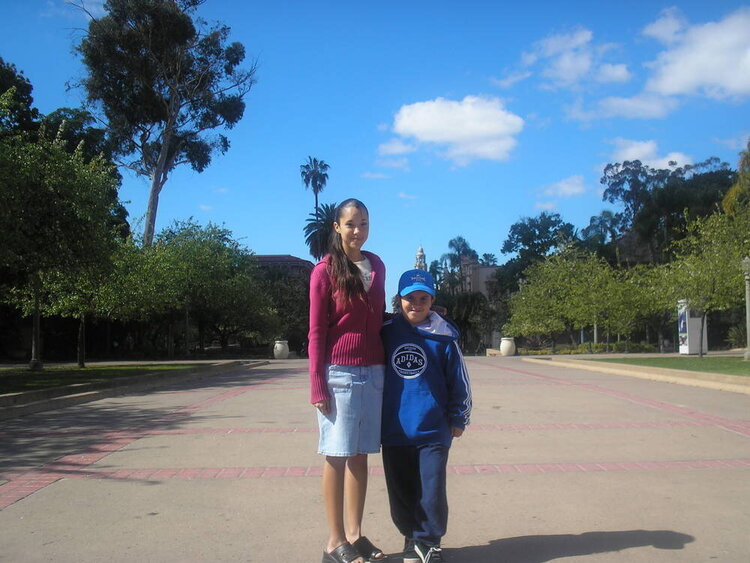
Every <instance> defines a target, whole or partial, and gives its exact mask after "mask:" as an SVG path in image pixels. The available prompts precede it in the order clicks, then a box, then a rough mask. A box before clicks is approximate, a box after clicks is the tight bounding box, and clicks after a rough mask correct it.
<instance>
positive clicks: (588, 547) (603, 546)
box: [444, 530, 695, 563]
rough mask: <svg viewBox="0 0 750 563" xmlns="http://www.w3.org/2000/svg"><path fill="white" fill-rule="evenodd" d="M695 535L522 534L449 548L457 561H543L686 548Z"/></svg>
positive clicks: (658, 532) (626, 532)
mask: <svg viewBox="0 0 750 563" xmlns="http://www.w3.org/2000/svg"><path fill="white" fill-rule="evenodd" d="M694 539H695V538H694V537H693V536H690V535H687V534H681V533H679V532H673V531H670V530H623V531H616V532H585V533H583V534H559V535H548V536H520V537H516V538H505V539H499V540H493V541H491V542H490V543H489V544H488V545H477V546H470V547H461V548H456V549H450V548H446V549H445V550H444V552H445V555H446V558H449V560H450V561H453V562H455V563H459V562H465V563H469V562H472V563H497V562H498V561H503V562H504V563H543V562H544V561H552V560H555V559H560V558H563V557H574V556H580V555H593V554H596V553H609V552H613V551H622V550H624V549H629V548H633V547H646V546H651V547H655V548H657V549H684V547H685V544H687V543H690V542H692V541H693V540H694Z"/></svg>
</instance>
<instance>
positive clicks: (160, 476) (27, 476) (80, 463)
mask: <svg viewBox="0 0 750 563" xmlns="http://www.w3.org/2000/svg"><path fill="white" fill-rule="evenodd" d="M467 363H471V362H467ZM485 367H487V366H486V365H485ZM497 369H498V370H499V371H502V372H506V373H507V372H511V373H516V374H519V375H521V376H525V377H530V378H532V381H533V380H536V381H537V382H541V383H546V384H550V385H571V386H577V387H580V388H584V389H586V390H588V391H592V392H596V393H601V394H605V395H610V396H614V397H617V398H619V399H623V400H627V401H631V402H634V403H637V404H640V405H645V406H649V407H651V408H655V409H657V410H661V411H664V412H669V413H672V414H678V415H680V416H684V417H686V418H687V419H688V420H687V421H678V422H667V423H622V424H619V423H615V424H548V425H484V426H475V427H474V428H473V429H474V430H483V431H493V430H517V429H524V430H540V429H574V430H584V429H585V430H590V429H601V428H640V427H649V428H650V427H662V426H717V427H720V428H722V429H725V430H728V431H730V432H734V433H737V434H740V435H743V436H748V437H750V424H749V423H748V422H747V421H733V420H729V419H725V418H722V417H718V416H713V415H708V414H706V413H701V412H699V411H695V410H691V409H688V408H685V407H681V406H679V405H673V404H670V403H665V402H661V401H654V400H651V399H646V398H644V397H638V396H637V395H633V394H630V393H625V392H621V391H614V390H611V389H607V388H604V387H601V386H598V385H594V384H588V383H577V382H574V381H570V380H566V379H562V378H557V377H552V376H545V375H540V374H536V373H532V372H527V371H523V370H517V369H513V368H507V367H498V368H497ZM299 372H301V370H294V372H289V373H288V374H287V375H285V376H280V377H276V378H273V379H269V380H265V381H261V382H257V383H254V384H252V385H246V386H243V387H239V388H236V389H232V390H229V391H224V392H222V393H219V394H217V395H215V396H213V397H210V398H209V399H205V400H203V401H199V402H198V403H195V404H193V405H189V406H187V407H183V408H180V409H177V410H175V411H173V412H172V413H169V414H167V415H165V416H163V417H159V418H157V419H155V420H153V421H152V422H151V423H149V424H148V425H146V426H144V427H142V428H140V429H137V430H134V431H121V432H106V433H104V434H103V438H104V440H103V441H102V442H101V443H99V444H96V445H94V446H92V447H90V448H88V449H87V450H85V451H84V452H81V453H77V454H71V455H67V456H64V457H62V458H60V459H58V460H56V461H55V462H53V463H51V464H48V465H46V466H44V467H42V468H40V469H36V470H32V471H25V472H16V473H8V474H5V475H2V476H0V477H1V478H4V479H7V480H8V482H7V483H5V484H4V485H2V486H0V510H1V509H3V508H6V507H7V506H9V505H11V504H13V503H15V502H17V501H19V500H21V499H23V498H25V497H27V496H28V495H31V494H33V493H35V492H37V491H39V490H41V489H43V488H44V487H46V486H48V485H50V484H52V483H54V482H56V481H58V480H60V479H63V478H90V479H91V478H93V479H128V480H167V479H243V478H271V477H274V478H286V477H308V476H319V475H320V474H321V468H320V467H319V466H318V467H244V468H242V467H229V468H227V467H215V468H187V469H186V468H181V469H179V468H153V469H119V470H100V471H92V470H89V469H87V468H89V467H90V466H91V465H92V464H94V463H96V462H97V461H99V460H101V459H103V458H104V457H106V456H107V455H109V454H110V453H112V452H114V451H117V450H119V449H122V448H124V447H125V446H127V445H128V444H130V443H132V442H133V441H135V440H137V439H139V438H141V437H143V436H145V435H153V434H196V433H227V434H229V433H234V432H236V433H240V432H244V433H250V432H298V431H302V432H313V431H315V429H248V428H244V429H239V428H237V429H198V430H167V429H159V426H161V425H163V424H164V423H166V422H175V421H177V420H182V419H186V418H189V417H190V416H191V415H194V414H195V413H197V412H199V411H201V410H203V409H206V408H209V407H211V406H213V405H216V404H218V403H221V402H223V401H226V400H229V399H231V398H233V397H236V396H238V395H241V394H243V393H246V392H248V391H250V390H259V389H262V388H263V386H266V385H271V384H276V383H278V382H280V381H283V380H284V379H287V378H288V377H290V376H292V375H298V373H299ZM485 383H486V382H485V381H482V384H485ZM63 433H64V434H71V433H70V432H67V431H64V432H63ZM48 434H49V435H52V434H53V433H48ZM5 435H6V436H7V435H8V434H5ZM746 468H750V459H725V460H695V461H640V462H590V461H588V462H584V463H546V464H499V465H498V464H477V465H454V466H449V473H451V474H454V475H486V474H502V473H523V474H536V473H571V472H574V473H579V472H593V471H674V470H683V471H684V470H705V469H714V470H716V469H746ZM370 472H371V473H372V474H381V473H382V468H381V467H373V468H371V469H370Z"/></svg>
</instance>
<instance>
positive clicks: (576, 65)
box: [523, 28, 594, 87]
mask: <svg viewBox="0 0 750 563" xmlns="http://www.w3.org/2000/svg"><path fill="white" fill-rule="evenodd" d="M593 36H594V35H593V33H591V31H589V30H588V29H585V28H579V29H577V30H575V31H573V32H571V33H563V34H559V35H550V36H549V37H545V38H544V39H541V40H540V41H537V42H536V43H534V46H533V52H532V53H531V54H525V55H524V58H523V62H524V64H526V65H527V66H528V65H532V64H535V63H536V62H537V61H541V63H542V64H543V65H544V68H543V69H542V71H541V74H542V76H544V77H545V78H549V79H550V80H551V81H552V84H551V85H552V86H553V87H567V86H572V85H573V84H575V83H577V82H579V81H580V80H581V79H582V78H583V77H584V76H586V75H587V74H588V73H589V72H590V70H591V67H592V64H593V56H594V55H593V49H592V47H591V40H592V39H593ZM548 86H549V85H548Z"/></svg>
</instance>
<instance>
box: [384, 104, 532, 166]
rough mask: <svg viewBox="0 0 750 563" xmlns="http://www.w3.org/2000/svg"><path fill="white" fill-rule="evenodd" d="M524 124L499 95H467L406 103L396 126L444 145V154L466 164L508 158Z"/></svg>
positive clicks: (405, 134)
mask: <svg viewBox="0 0 750 563" xmlns="http://www.w3.org/2000/svg"><path fill="white" fill-rule="evenodd" d="M523 126H524V121H523V119H522V118H521V117H519V116H518V115H515V114H513V113H511V112H509V111H507V110H506V109H505V107H504V104H503V102H502V100H500V99H499V98H495V97H483V96H466V97H465V98H464V99H463V100H461V101H455V100H447V99H445V98H437V99H435V100H430V101H426V102H417V103H415V104H411V105H406V106H402V107H401V109H399V111H398V112H397V113H396V116H395V118H394V123H393V130H394V131H395V132H396V133H397V134H399V135H401V136H402V137H405V138H410V139H414V140H416V141H417V142H419V143H427V144H432V145H436V146H437V147H441V150H440V154H441V156H444V157H446V158H449V159H451V160H453V161H454V162H455V163H456V164H458V165H461V166H463V165H466V164H468V163H469V162H471V161H472V160H475V159H488V160H506V159H507V158H508V157H509V155H510V152H511V151H512V150H513V148H514V147H515V146H516V144H517V141H516V138H515V135H518V134H519V133H520V132H521V130H522V129H523Z"/></svg>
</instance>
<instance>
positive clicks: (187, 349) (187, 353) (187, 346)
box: [185, 307, 190, 358]
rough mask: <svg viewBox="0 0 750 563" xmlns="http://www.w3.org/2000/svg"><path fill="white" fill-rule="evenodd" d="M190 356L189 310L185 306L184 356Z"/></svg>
mask: <svg viewBox="0 0 750 563" xmlns="http://www.w3.org/2000/svg"><path fill="white" fill-rule="evenodd" d="M189 356H190V311H189V309H188V308H187V307H185V357H186V358H187V357H189Z"/></svg>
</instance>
